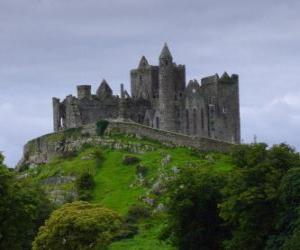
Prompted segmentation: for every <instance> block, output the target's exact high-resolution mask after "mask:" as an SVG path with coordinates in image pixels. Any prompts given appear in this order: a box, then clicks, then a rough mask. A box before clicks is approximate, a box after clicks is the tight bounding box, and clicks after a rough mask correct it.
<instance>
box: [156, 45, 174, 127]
mask: <svg viewBox="0 0 300 250" xmlns="http://www.w3.org/2000/svg"><path fill="white" fill-rule="evenodd" d="M174 100H175V83H174V66H173V57H172V55H171V53H170V50H169V48H168V45H167V44H165V45H164V47H163V49H162V51H161V54H160V56H159V116H160V117H159V119H160V121H159V124H160V129H163V130H168V131H176V117H175V102H174Z"/></svg>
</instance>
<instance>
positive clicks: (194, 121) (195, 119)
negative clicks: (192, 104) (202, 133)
mask: <svg viewBox="0 0 300 250" xmlns="http://www.w3.org/2000/svg"><path fill="white" fill-rule="evenodd" d="M193 130H194V134H196V133H197V113H196V109H193Z"/></svg>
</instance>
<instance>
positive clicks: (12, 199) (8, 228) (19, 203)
mask: <svg viewBox="0 0 300 250" xmlns="http://www.w3.org/2000/svg"><path fill="white" fill-rule="evenodd" d="M3 161H4V157H3V155H2V154H1V153H0V249H3V250H4V249H5V250H19V249H20V250H27V249H28V250H29V249H31V244H32V241H33V239H34V237H35V236H36V234H37V232H38V229H39V227H40V226H41V225H43V224H44V222H45V219H47V218H48V216H49V214H50V213H51V211H52V210H53V206H52V205H51V203H50V201H49V200H48V199H47V195H46V194H45V193H44V191H43V190H42V189H41V188H40V186H39V185H38V184H37V183H34V182H32V181H30V180H28V179H26V178H24V179H18V178H17V175H16V174H15V172H14V171H13V170H9V169H8V168H6V166H4V163H3Z"/></svg>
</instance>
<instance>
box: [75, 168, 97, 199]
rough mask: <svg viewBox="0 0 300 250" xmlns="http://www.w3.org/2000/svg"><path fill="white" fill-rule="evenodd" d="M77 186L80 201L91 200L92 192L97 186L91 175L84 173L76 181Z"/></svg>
mask: <svg viewBox="0 0 300 250" xmlns="http://www.w3.org/2000/svg"><path fill="white" fill-rule="evenodd" d="M75 186H76V188H77V192H78V196H79V199H80V200H85V201H86V200H89V199H90V198H91V195H92V194H91V191H92V190H93V188H94V186H95V181H94V178H93V176H92V174H91V173H89V172H84V173H82V174H81V175H80V176H79V177H78V178H77V180H76V183H75Z"/></svg>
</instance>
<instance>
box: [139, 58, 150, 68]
mask: <svg viewBox="0 0 300 250" xmlns="http://www.w3.org/2000/svg"><path fill="white" fill-rule="evenodd" d="M148 65H149V63H148V61H147V59H146V57H145V56H142V58H141V60H140V63H139V68H144V67H147V66H148Z"/></svg>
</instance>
